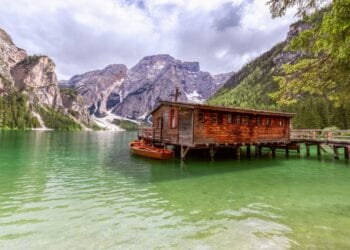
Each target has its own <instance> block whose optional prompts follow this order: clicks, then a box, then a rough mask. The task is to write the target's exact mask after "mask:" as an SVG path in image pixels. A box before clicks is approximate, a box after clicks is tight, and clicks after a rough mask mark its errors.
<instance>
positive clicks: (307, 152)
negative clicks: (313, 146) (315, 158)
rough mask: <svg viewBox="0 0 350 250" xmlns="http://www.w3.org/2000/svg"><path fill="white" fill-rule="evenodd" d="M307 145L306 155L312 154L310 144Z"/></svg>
mask: <svg viewBox="0 0 350 250" xmlns="http://www.w3.org/2000/svg"><path fill="white" fill-rule="evenodd" d="M305 146H306V156H310V145H309V144H305Z"/></svg>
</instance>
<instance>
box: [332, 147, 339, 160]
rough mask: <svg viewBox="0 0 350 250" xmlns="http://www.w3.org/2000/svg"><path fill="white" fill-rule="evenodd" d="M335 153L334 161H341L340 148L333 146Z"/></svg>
mask: <svg viewBox="0 0 350 250" xmlns="http://www.w3.org/2000/svg"><path fill="white" fill-rule="evenodd" d="M333 151H334V159H339V151H338V147H336V146H333Z"/></svg>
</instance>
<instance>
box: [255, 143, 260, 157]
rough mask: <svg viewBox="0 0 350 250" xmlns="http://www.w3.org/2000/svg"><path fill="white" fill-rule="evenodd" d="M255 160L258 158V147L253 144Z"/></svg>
mask: <svg viewBox="0 0 350 250" xmlns="http://www.w3.org/2000/svg"><path fill="white" fill-rule="evenodd" d="M254 154H255V158H259V146H258V145H257V144H255V152H254Z"/></svg>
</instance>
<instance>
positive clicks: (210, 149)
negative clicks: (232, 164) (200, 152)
mask: <svg viewBox="0 0 350 250" xmlns="http://www.w3.org/2000/svg"><path fill="white" fill-rule="evenodd" d="M215 153H216V148H215V146H214V145H211V146H210V147H209V155H210V159H211V160H212V161H214V156H215Z"/></svg>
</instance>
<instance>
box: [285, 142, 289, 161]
mask: <svg viewBox="0 0 350 250" xmlns="http://www.w3.org/2000/svg"><path fill="white" fill-rule="evenodd" d="M286 157H287V158H288V157H289V147H288V145H286Z"/></svg>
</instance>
